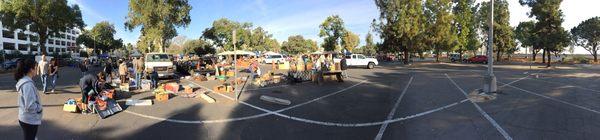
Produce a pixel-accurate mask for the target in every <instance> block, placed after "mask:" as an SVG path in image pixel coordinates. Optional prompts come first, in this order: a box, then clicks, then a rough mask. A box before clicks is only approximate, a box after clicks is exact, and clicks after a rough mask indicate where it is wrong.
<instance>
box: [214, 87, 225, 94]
mask: <svg viewBox="0 0 600 140" xmlns="http://www.w3.org/2000/svg"><path fill="white" fill-rule="evenodd" d="M213 91H215V92H217V93H226V92H227V88H226V87H225V86H224V85H219V86H215V87H213Z"/></svg>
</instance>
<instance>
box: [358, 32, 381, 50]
mask: <svg viewBox="0 0 600 140" xmlns="http://www.w3.org/2000/svg"><path fill="white" fill-rule="evenodd" d="M361 53H363V54H365V55H375V54H376V53H377V48H376V46H375V44H374V43H373V35H372V34H371V33H370V32H369V33H367V35H366V36H365V46H363V47H362V48H361Z"/></svg>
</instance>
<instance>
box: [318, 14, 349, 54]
mask: <svg viewBox="0 0 600 140" xmlns="http://www.w3.org/2000/svg"><path fill="white" fill-rule="evenodd" d="M319 28H320V29H321V30H320V32H319V37H324V39H323V48H324V49H325V51H339V50H340V49H341V48H339V46H342V44H341V41H342V37H343V36H344V35H345V34H346V28H345V27H344V20H342V18H340V16H338V15H332V16H329V17H327V19H325V21H323V23H321V25H319Z"/></svg>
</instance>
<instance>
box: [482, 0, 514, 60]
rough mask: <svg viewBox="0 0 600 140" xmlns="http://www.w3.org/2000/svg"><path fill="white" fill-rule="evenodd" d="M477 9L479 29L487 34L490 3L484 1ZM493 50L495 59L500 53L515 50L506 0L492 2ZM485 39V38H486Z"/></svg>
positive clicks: (498, 58) (500, 56)
mask: <svg viewBox="0 0 600 140" xmlns="http://www.w3.org/2000/svg"><path fill="white" fill-rule="evenodd" d="M481 5H482V6H481V9H479V17H480V19H479V21H480V27H481V30H482V31H483V32H484V34H485V35H486V36H487V35H488V31H489V30H488V29H489V25H490V24H489V23H490V20H489V19H490V14H489V9H490V3H489V2H487V1H484V2H482V3H481ZM493 16H494V23H493V25H494V26H493V27H494V42H493V43H494V48H493V49H494V52H496V61H500V60H501V58H502V54H504V53H507V52H508V53H510V52H514V51H515V50H516V45H515V40H514V29H513V27H511V26H510V23H509V19H510V12H509V11H508V2H506V0H495V2H494V15H493ZM486 40H487V38H486Z"/></svg>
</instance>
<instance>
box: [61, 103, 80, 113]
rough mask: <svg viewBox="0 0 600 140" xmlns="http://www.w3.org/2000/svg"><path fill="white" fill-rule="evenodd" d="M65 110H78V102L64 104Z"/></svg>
mask: <svg viewBox="0 0 600 140" xmlns="http://www.w3.org/2000/svg"><path fill="white" fill-rule="evenodd" d="M63 111H66V112H77V104H64V105H63Z"/></svg>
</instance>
